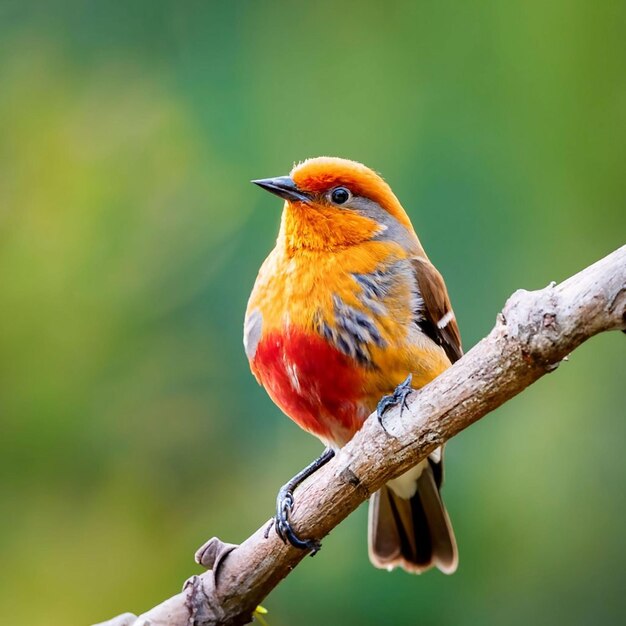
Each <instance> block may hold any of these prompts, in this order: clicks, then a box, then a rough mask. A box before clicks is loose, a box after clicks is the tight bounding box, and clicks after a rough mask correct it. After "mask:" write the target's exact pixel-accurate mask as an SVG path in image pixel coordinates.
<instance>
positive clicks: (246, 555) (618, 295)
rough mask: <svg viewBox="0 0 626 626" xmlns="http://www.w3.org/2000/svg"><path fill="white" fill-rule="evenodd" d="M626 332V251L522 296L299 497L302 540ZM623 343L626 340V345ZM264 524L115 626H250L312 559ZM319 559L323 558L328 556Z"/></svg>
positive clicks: (372, 422)
mask: <svg viewBox="0 0 626 626" xmlns="http://www.w3.org/2000/svg"><path fill="white" fill-rule="evenodd" d="M608 330H626V246H622V247H621V248H619V249H618V250H616V251H615V252H613V253H612V254H610V255H608V256H607V257H605V258H603V259H602V260H600V261H598V262H597V263H595V264H593V265H591V266H590V267H588V268H586V269H584V270H583V271H581V272H580V273H578V274H576V275H575V276H572V277H571V278H569V279H568V280H566V281H564V282H563V283H561V284H559V285H555V284H551V285H548V286H547V287H546V288H545V289H540V290H538V291H525V290H519V291H516V292H515V293H514V294H513V295H512V296H511V297H510V298H509V300H508V301H507V303H506V305H505V307H504V309H503V311H502V313H500V314H499V315H498V318H497V321H496V325H495V327H494V328H493V330H492V331H491V332H490V333H489V335H488V336H487V337H485V338H484V339H483V340H482V341H480V342H479V343H478V344H477V345H476V346H474V347H473V348H472V349H471V350H470V351H469V352H468V353H467V354H466V355H465V356H464V357H463V358H462V359H461V360H460V361H458V362H457V363H455V364H454V366H453V367H451V368H450V369H448V370H447V371H445V372H444V373H443V374H442V375H441V376H439V377H438V378H436V379H435V380H434V381H433V382H432V383H430V384H429V385H428V386H426V387H424V388H423V389H421V390H420V391H416V392H413V393H411V395H410V396H409V400H408V405H409V408H408V410H407V409H405V410H404V412H403V414H402V417H401V418H400V415H399V413H400V412H399V408H398V407H396V408H394V409H392V410H390V411H389V412H388V413H387V414H386V415H385V427H386V430H387V433H385V432H384V431H383V430H382V429H381V427H380V425H379V424H378V421H377V419H376V416H375V415H374V416H370V418H369V419H368V420H367V422H366V423H365V425H364V426H363V428H362V429H361V431H359V432H358V433H357V435H356V436H355V437H354V438H353V439H352V441H350V443H349V444H348V445H347V446H345V447H344V448H343V449H342V450H341V452H340V453H339V454H338V455H337V457H336V458H335V459H333V460H332V461H331V462H330V463H329V464H328V465H327V466H325V467H324V468H322V469H321V470H319V471H318V472H317V473H316V474H315V475H314V476H313V477H312V478H311V479H309V480H308V481H307V482H306V483H305V484H304V485H302V486H301V487H300V488H299V489H298V491H297V492H296V504H295V507H294V510H293V513H292V516H291V520H292V523H293V525H294V528H295V529H296V531H297V532H298V533H299V534H300V535H301V536H303V537H314V538H317V539H322V538H323V537H324V536H325V535H326V534H328V533H329V532H330V531H331V530H332V529H333V528H334V527H335V526H337V525H338V524H339V523H340V522H341V521H342V520H343V519H345V518H346V517H347V516H348V515H349V514H350V513H351V512H352V511H354V510H355V509H356V508H357V507H358V506H359V505H360V504H361V503H362V502H363V501H365V500H366V499H367V498H368V497H369V496H370V494H371V493H373V492H374V491H376V490H378V489H379V488H380V487H381V486H382V485H383V484H384V483H386V482H387V481H388V480H390V479H391V478H394V477H396V476H399V475H400V474H402V473H403V472H404V471H406V470H407V469H409V467H411V466H413V465H415V463H416V462H417V461H418V460H420V459H423V458H424V457H426V456H427V455H428V454H429V453H430V452H432V451H433V450H434V449H435V448H436V447H438V446H440V445H441V444H443V443H444V442H446V441H447V440H448V439H450V438H451V437H453V436H454V435H456V434H457V433H459V432H461V431H462V430H463V429H465V428H467V427H468V426H469V425H470V424H473V423H474V422H475V421H477V420H479V419H480V418H481V417H483V416H484V415H485V414H487V413H489V412H490V411H493V410H494V409H495V408H497V407H498V406H500V405H501V404H503V403H504V402H506V401H507V400H509V399H510V398H512V397H513V396H515V395H517V394H518V393H520V392H521V391H522V390H524V389H525V388H526V387H528V386H529V385H531V384H532V383H534V382H535V381H536V380H537V379H538V378H540V377H541V376H543V375H544V374H547V373H549V372H552V371H554V370H555V369H556V368H557V367H558V366H559V364H560V362H561V361H562V360H563V359H564V358H566V357H567V355H568V354H569V353H570V352H572V350H574V349H575V348H576V347H578V346H579V345H580V344H581V343H583V342H584V341H586V340H587V339H589V338H590V337H593V336H594V335H596V334H598V333H600V332H603V331H608ZM619 339H622V338H621V337H620V338H619ZM268 524H269V521H267V522H265V523H264V524H263V526H261V527H260V528H259V529H258V530H257V531H256V532H255V533H254V534H253V535H252V536H251V537H249V538H248V539H246V541H244V542H243V543H242V544H241V545H239V546H234V545H232V544H226V543H223V542H222V541H221V540H220V539H217V538H213V539H210V540H209V541H208V542H207V543H206V544H205V545H204V546H203V547H202V548H200V550H198V552H197V553H196V560H197V562H198V563H200V564H202V565H204V566H205V567H206V568H207V569H208V571H207V572H205V573H204V574H201V575H199V576H193V577H192V578H190V579H189V580H188V581H187V582H186V583H185V587H184V588H183V591H182V592H181V593H179V594H177V595H175V596H173V597H171V598H169V599H168V600H165V601H164V602H163V603H161V604H159V605H158V606H156V607H154V608H152V609H150V610H149V611H147V612H146V613H144V614H143V615H141V616H139V617H138V618H134V616H132V615H131V614H124V615H122V616H119V617H118V618H114V619H113V620H110V621H108V622H106V623H105V624H106V626H131V625H132V626H148V625H150V626H165V625H167V626H210V625H218V624H219V625H229V626H231V625H232V626H234V625H237V624H245V623H248V622H249V621H250V620H251V619H252V613H253V612H254V610H255V608H256V607H257V605H258V604H259V603H260V602H262V600H263V599H264V598H265V597H266V596H267V595H268V593H270V591H271V590H272V589H273V588H274V587H275V586H276V585H277V584H278V583H279V582H280V581H281V580H282V579H283V578H284V577H285V576H287V574H289V573H290V572H291V571H292V570H293V568H294V567H295V566H296V565H297V564H298V563H299V562H300V561H301V560H302V559H303V558H304V557H305V556H306V553H304V552H302V551H300V550H297V549H295V548H292V547H291V546H288V545H284V544H283V543H282V542H281V541H280V539H279V538H278V537H277V536H276V533H275V532H273V531H272V532H270V533H269V536H268V537H267V538H265V536H264V534H265V529H266V528H267V526H268ZM317 558H322V559H323V558H324V557H323V551H322V556H318V557H317Z"/></svg>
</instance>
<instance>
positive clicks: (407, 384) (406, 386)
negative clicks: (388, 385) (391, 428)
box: [376, 374, 413, 434]
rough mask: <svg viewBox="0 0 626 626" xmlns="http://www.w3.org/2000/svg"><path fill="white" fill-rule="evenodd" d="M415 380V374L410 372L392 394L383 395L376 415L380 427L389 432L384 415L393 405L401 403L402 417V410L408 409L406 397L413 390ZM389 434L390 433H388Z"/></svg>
mask: <svg viewBox="0 0 626 626" xmlns="http://www.w3.org/2000/svg"><path fill="white" fill-rule="evenodd" d="M412 380H413V374H409V375H408V376H407V377H406V380H404V381H403V382H401V383H400V384H399V385H398V386H397V387H396V388H395V389H394V392H393V393H392V394H391V395H390V396H383V397H382V398H381V399H380V402H379V403H378V406H377V407H376V415H377V416H378V423H379V424H380V427H381V428H382V429H383V430H384V431H385V432H386V433H387V429H386V428H385V423H384V422H383V415H384V414H385V412H386V411H387V410H389V409H390V408H391V407H393V406H396V405H398V404H399V405H400V417H402V411H404V409H408V408H409V405H408V404H407V403H406V399H407V398H408V396H409V394H410V393H411V391H413V387H411V382H412ZM387 434H389V433H387Z"/></svg>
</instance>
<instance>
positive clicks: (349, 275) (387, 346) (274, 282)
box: [244, 157, 461, 572]
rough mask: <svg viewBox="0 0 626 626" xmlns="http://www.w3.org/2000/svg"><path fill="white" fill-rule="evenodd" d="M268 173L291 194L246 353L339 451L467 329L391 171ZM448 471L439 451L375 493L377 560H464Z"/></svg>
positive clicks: (269, 184) (293, 409)
mask: <svg viewBox="0 0 626 626" xmlns="http://www.w3.org/2000/svg"><path fill="white" fill-rule="evenodd" d="M255 182H257V184H259V185H260V186H262V187H264V188H266V189H268V190H269V191H271V192H273V193H275V194H276V195H279V196H281V197H283V198H285V199H286V202H285V205H284V209H283V215H282V220H281V226H280V232H279V235H278V239H277V242H276V247H275V248H274V250H273V251H272V252H271V253H270V255H269V256H268V258H267V259H266V261H265V262H264V263H263V265H262V267H261V270H260V271H259V275H258V278H257V280H256V283H255V286H254V289H253V291H252V294H251V296H250V300H249V303H248V309H247V312H246V322H245V330H244V343H245V347H246V353H247V355H248V358H249V360H250V365H251V369H252V371H253V373H254V375H255V377H256V378H257V380H258V381H259V383H260V384H262V385H263V386H264V387H265V388H266V390H267V391H268V393H269V395H270V396H271V397H272V399H273V400H274V402H276V404H277V405H278V406H279V407H280V408H281V409H282V410H283V411H284V412H285V413H286V414H287V415H288V416H289V417H291V418H292V419H293V420H294V421H295V422H296V423H298V424H299V425H300V426H301V427H302V428H304V429H305V430H307V431H309V432H311V433H312V434H314V435H315V436H317V437H318V438H319V439H320V440H321V441H323V442H324V443H325V444H326V445H327V446H329V447H330V448H331V449H333V450H336V449H338V448H340V447H341V446H343V445H344V444H345V443H346V442H347V441H349V440H350V439H351V437H352V436H353V435H354V433H355V432H356V431H357V430H358V429H359V428H360V427H361V425H362V423H363V421H364V420H365V418H366V417H367V416H368V415H369V414H370V413H371V412H372V411H373V410H374V409H375V408H376V406H377V403H378V402H379V400H380V399H381V397H382V396H383V395H385V394H390V393H392V392H393V391H394V389H395V388H396V387H397V386H398V385H399V384H400V383H401V382H402V381H403V380H404V379H405V378H406V377H407V374H412V377H413V378H412V385H413V387H414V388H419V387H422V386H423V385H425V384H427V383H428V382H430V381H431V380H432V379H433V378H434V377H435V376H437V375H438V374H440V373H441V372H442V371H444V370H445V369H446V368H447V367H449V365H450V363H451V361H453V360H455V359H456V358H458V356H460V354H461V346H460V337H459V333H458V328H457V326H456V322H455V320H454V315H453V313H452V309H451V307H450V302H449V299H448V296H447V292H446V289H445V285H444V283H443V280H442V279H441V276H440V274H439V273H438V272H437V270H436V269H435V268H434V267H433V266H432V264H430V262H429V261H428V258H427V257H426V254H425V253H424V250H423V248H422V246H421V244H420V242H419V240H418V238H417V235H416V234H415V231H414V230H413V227H412V225H411V222H410V220H409V218H408V216H407V214H406V212H405V211H404V209H403V208H402V206H401V204H400V202H399V201H398V199H397V198H396V196H395V195H394V194H393V192H392V191H391V189H390V187H389V185H387V183H386V182H385V181H384V180H383V179H382V178H381V177H380V176H379V175H378V174H376V173H375V172H373V171H372V170H370V169H369V168H367V167H365V166H364V165H361V164H360V163H356V162H354V161H348V160H345V159H338V158H327V157H321V158H317V159H310V160H308V161H304V162H303V163H301V164H300V165H298V166H296V167H295V168H294V169H293V171H292V172H291V174H290V176H289V177H280V178H276V179H265V180H263V181H255ZM440 483H441V453H440V451H438V452H437V453H436V454H434V455H433V456H432V458H431V459H430V460H429V461H424V462H422V463H421V464H420V465H419V466H418V467H416V468H415V469H414V470H411V472H409V473H407V475H405V476H403V477H400V478H399V479H396V480H395V481H391V483H390V484H389V488H385V489H383V490H382V492H379V493H378V494H376V495H375V496H374V498H373V503H372V508H371V511H373V512H374V516H373V517H372V515H371V516H370V517H371V519H370V556H371V558H372V561H373V562H374V564H375V565H377V566H381V567H388V568H391V567H394V566H396V565H400V566H402V567H404V568H405V569H407V570H408V571H413V572H420V571H423V570H425V569H427V568H428V567H430V566H432V565H437V566H438V567H439V568H440V569H442V570H443V571H446V572H451V571H453V570H454V569H455V568H456V560H457V558H456V545H455V542H454V537H453V534H452V530H451V528H450V525H449V522H448V519H447V514H446V513H445V509H444V508H443V505H442V504H441V500H440V498H439V495H438V487H439V486H440ZM285 523H286V522H285ZM418 526H419V528H418ZM431 526H432V528H431Z"/></svg>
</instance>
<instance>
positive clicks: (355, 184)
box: [252, 157, 419, 251]
mask: <svg viewBox="0 0 626 626" xmlns="http://www.w3.org/2000/svg"><path fill="white" fill-rule="evenodd" d="M252 182H254V183H256V184H257V185H259V186H260V187H263V188H264V189H266V190H267V191H270V192H272V193H274V194H276V195H277V196H280V197H281V198H284V199H285V208H284V211H283V219H282V224H281V235H280V237H284V243H285V244H286V246H287V248H288V249H291V250H298V249H312V250H328V251H331V250H333V249H336V248H343V247H346V246H350V245H358V244H360V243H363V242H366V241H370V240H372V239H391V240H394V241H396V242H398V243H405V244H406V245H407V246H410V247H415V246H416V245H419V244H418V243H417V237H416V235H415V232H414V230H413V227H412V225H411V222H410V220H409V217H408V215H407V214H406V212H405V210H404V209H403V208H402V205H401V204H400V202H399V201H398V199H397V198H396V196H395V195H394V193H393V191H391V188H390V187H389V185H388V184H387V183H386V182H385V181H384V180H383V179H382V177H381V176H379V175H378V174H377V173H376V172H374V171H373V170H371V169H369V168H368V167H365V165H362V164H361V163H357V162H356V161H349V160H347V159H339V158H336V157H318V158H316V159H307V160H306V161H303V162H302V163H300V164H298V165H296V166H295V167H294V168H293V170H291V174H290V175H289V176H280V177H278V178H266V179H262V180H255V181H252Z"/></svg>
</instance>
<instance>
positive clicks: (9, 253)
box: [0, 0, 626, 626]
mask: <svg viewBox="0 0 626 626" xmlns="http://www.w3.org/2000/svg"><path fill="white" fill-rule="evenodd" d="M625 20H626V5H625V4H624V2H621V1H612V0H606V1H605V2H602V3H590V2H582V1H571V0H569V1H567V2H566V1H564V0H556V1H555V2H551V3H544V2H538V1H536V0H533V1H530V2H524V3H512V2H511V3H503V2H498V1H497V0H492V1H485V2H473V3H460V2H447V1H444V2H428V1H419V2H408V1H407V2H384V3H383V2H374V1H371V2H344V3H336V2H331V1H330V0H322V1H318V2H314V3H294V2H287V1H275V2H252V1H250V0H249V1H244V0H231V1H230V2H227V1H224V0H222V1H218V0H213V1H207V0H204V1H202V2H200V1H188V2H182V3H170V2H163V1H157V0H143V1H141V0H134V1H131V2H110V1H105V0H100V1H98V2H95V1H87V2H84V1H83V2H66V3H58V2H48V3H34V2H32V3H31V2H19V1H17V0H15V1H11V0H0V77H1V80H2V82H1V84H2V89H0V284H1V285H2V288H1V289H0V329H1V330H0V428H1V436H0V507H1V510H2V515H1V516H0V563H1V565H2V571H3V584H2V585H1V586H0V621H1V622H2V623H3V624H11V625H12V626H19V625H22V624H23V625H27V624H28V625H29V626H31V625H32V624H45V625H46V626H56V625H59V626H60V625H61V624H63V625H65V624H79V623H83V624H85V623H91V622H92V621H97V620H100V619H105V618H107V617H111V616H113V615H114V614H116V613H120V612H123V611H126V610H129V609H130V610H133V611H141V610H145V609H146V608H148V607H149V606H152V605H153V604H155V603H157V602H158V601H160V600H161V599H163V598H165V597H167V596H169V595H171V594H172V593H174V592H176V591H177V590H178V589H179V588H180V585H181V583H182V581H183V580H184V579H185V578H186V577H188V576H189V575H190V574H192V573H193V572H194V571H197V568H196V567H195V566H194V564H193V562H192V555H193V551H194V550H195V548H196V547H197V546H198V545H200V544H201V543H202V542H203V541H204V540H205V539H206V538H207V537H208V536H211V535H214V534H217V535H219V536H221V537H222V538H223V539H224V540H227V541H240V540H242V539H243V538H245V537H246V536H247V535H248V534H250V532H252V531H253V530H254V529H256V528H257V527H258V526H259V525H260V524H261V523H262V522H263V521H264V520H266V519H267V518H268V517H269V516H270V515H271V513H272V504H273V501H274V496H275V492H276V490H277V488H278V487H279V485H280V484H281V483H282V482H283V481H285V480H286V479H287V478H288V477H290V476H291V475H292V474H293V473H294V472H295V471H296V470H297V469H299V468H300V467H301V466H302V465H303V464H304V463H305V462H307V461H308V460H309V459H311V458H312V457H313V456H314V455H315V454H317V452H318V451H319V449H320V446H319V444H318V443H317V442H316V441H315V440H313V439H312V438H309V437H307V436H306V435H304V434H302V433H300V432H299V431H298V429H297V428H296V427H295V426H294V425H292V424H291V423H290V422H289V420H287V419H286V418H284V417H283V416H281V415H280V413H279V411H278V410H277V409H276V408H275V407H274V406H273V405H272V403H271V401H270V400H269V399H268V398H267V397H266V395H265V393H264V392H263V390H262V389H260V388H259V387H258V386H257V385H256V383H255V382H254V380H253V378H252V377H251V375H250V374H249V372H248V369H247V363H246V360H245V357H244V354H243V349H242V346H241V324H242V317H243V312H244V309H245V303H246V299H247V295H248V293H249V291H250V289H251V287H252V284H253V281H254V278H255V275H256V271H257V268H258V267H259V265H260V263H261V261H262V260H263V258H264V256H265V255H266V253H267V252H268V251H269V249H270V248H271V247H272V244H273V240H274V238H275V235H276V230H277V225H278V220H279V208H280V205H279V203H278V202H277V201H276V199H273V198H271V197H270V196H268V195H267V194H263V193H261V192H260V191H259V190H258V189H256V188H253V186H252V185H249V184H248V181H249V180H250V179H251V178H258V177H263V176H271V175H280V174H284V173H286V172H288V170H289V169H290V167H291V165H292V164H293V162H294V161H297V160H300V159H303V158H305V157H309V156H317V155H319V154H331V155H338V156H346V157H349V158H355V159H358V160H360V161H363V162H365V163H366V164H368V165H370V166H372V167H374V168H376V169H378V170H379V171H381V172H383V173H384V174H385V176H386V177H387V179H388V180H389V182H390V183H391V185H392V186H393V188H394V190H395V191H396V193H397V194H398V195H399V197H400V199H401V200H402V201H403V203H404V205H405V206H406V208H407V210H408V211H409V213H410V215H411V217H412V219H413V221H414V224H415V225H416V228H417V230H418V232H419V233H420V236H421V238H422V241H423V242H424V245H425V247H426V249H427V250H428V252H429V254H430V256H431V258H432V259H433V261H434V262H435V263H436V264H437V265H438V267H439V268H440V269H441V271H442V272H443V274H444V276H445V277H446V280H447V283H448V286H449V289H450V292H451V295H452V299H453V301H454V303H455V308H456V311H457V317H458V318H459V320H460V325H461V329H462V331H463V334H464V340H465V345H466V347H469V346H471V345H472V344H473V343H475V342H476V341H477V340H478V339H480V337H482V336H483V335H484V334H485V333H486V332H487V331H488V330H489V329H490V327H491V325H492V324H493V321H494V319H495V315H496V313H497V311H498V310H499V309H500V307H501V306H502V305H503V303H504V301H505V299H506V297H507V296H508V295H509V294H510V293H511V292H512V291H513V290H515V289H517V288H519V287H525V288H538V287H542V286H544V285H545V284H547V283H548V282H549V281H550V280H553V279H554V280H560V279H563V278H564V277H566V276H568V275H570V274H572V273H574V272H576V271H577V270H579V269H581V268H582V267H584V266H585V265H588V264H589V263H591V262H593V261H594V260H596V259H598V258H599V257H601V256H603V255H605V254H607V253H608V252H610V251H611V250H612V249H614V248H616V247H618V246H619V245H621V244H623V243H624V234H625V233H626V210H625V206H624V203H625V198H626V179H625V177H624V163H625V162H626V154H625V151H626V150H625V146H626V80H625V79H624V67H625V65H624V64H625V61H626V44H625V40H624V33H623V25H624V23H625ZM623 342H624V337H623V336H621V335H616V334H614V335H611V336H602V337H599V338H597V339H594V340H593V341H591V342H590V343H589V344H587V345H585V346H583V347H582V348H581V349H579V350H578V351H577V352H576V353H575V354H574V355H573V356H572V358H571V360H570V362H568V363H566V364H564V365H563V366H562V367H560V368H559V370H558V371H557V372H556V373H555V374H553V375H552V376H549V377H548V378H547V379H544V380H542V381H540V382H539V383H538V384H537V385H535V386H533V387H532V388H531V389H529V390H528V391H527V392H526V393H524V394H523V395H522V396H520V397H519V398H517V399H515V400H514V401H512V402H510V403H508V404H507V405H506V406H504V407H502V408H501V409H500V410H498V411H497V413H496V414H495V415H493V416H490V417H488V418H487V419H486V420H484V421H482V422H481V423H479V424H477V425H476V426H475V427H473V428H471V429H469V431H467V432H466V433H464V434H463V435H461V436H460V437H458V438H457V439H456V440H455V441H454V442H453V443H452V444H451V445H450V447H449V451H448V472H447V477H448V483H447V486H446V490H445V496H446V502H447V504H448V507H449V509H450V512H451V516H452V518H453V521H454V524H455V528H456V531H457V536H458V541H459V545H460V551H461V566H460V569H459V571H458V573H457V574H455V575H454V576H452V577H450V578H448V577H445V576H443V575H441V574H439V573H438V572H431V573H429V574H427V575H425V576H422V577H420V578H414V577H411V576H408V575H405V574H403V573H401V572H394V573H393V574H388V573H386V572H381V571H377V570H375V569H373V568H372V567H370V566H369V564H368V561H367V554H366V539H365V536H366V533H365V516H366V513H365V507H362V508H361V509H360V510H359V512H357V513H356V514H355V515H353V516H351V517H350V518H349V519H348V520H347V521H346V522H345V523H343V524H342V525H341V526H340V527H339V528H337V529H336V530H335V531H334V532H333V533H332V536H330V537H329V538H327V540H326V542H325V544H324V549H323V550H322V552H321V553H320V555H319V556H317V557H316V558H315V559H307V560H306V562H305V563H304V564H303V566H302V567H300V568H298V571H297V572H295V573H294V575H292V576H290V577H289V578H288V579H287V580H285V581H284V582H283V583H282V584H281V585H280V587H279V588H278V589H277V590H276V591H275V593H274V594H273V595H272V596H271V597H270V598H269V599H268V600H267V601H266V602H265V603H264V604H265V605H266V606H267V607H268V609H269V610H270V618H271V619H270V622H271V624H272V626H281V625H283V624H284V625H286V624H294V623H298V624H302V625H303V626H307V625H314V624H315V625H316V624H320V623H328V624H346V625H348V624H415V623H424V624H434V625H444V624H455V625H457V626H464V625H470V624H481V625H487V624H513V625H515V624H519V625H522V624H523V625H526V624H529V623H532V624H554V623H568V624H570V625H577V624H581V625H582V624H588V623H590V622H592V621H593V622H596V623H602V624H611V623H619V622H621V621H622V620H623V615H624V611H625V610H626V598H625V596H624V593H623V582H624V576H625V574H626V568H625V565H624V563H625V562H626V542H625V539H624V532H623V526H624V523H623V518H624V515H625V514H626V501H625V499H624V493H625V492H624V473H625V471H626V457H625V456H624V454H623V450H622V442H623V441H624V435H626V421H625V420H624V390H623V386H624V343H623Z"/></svg>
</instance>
